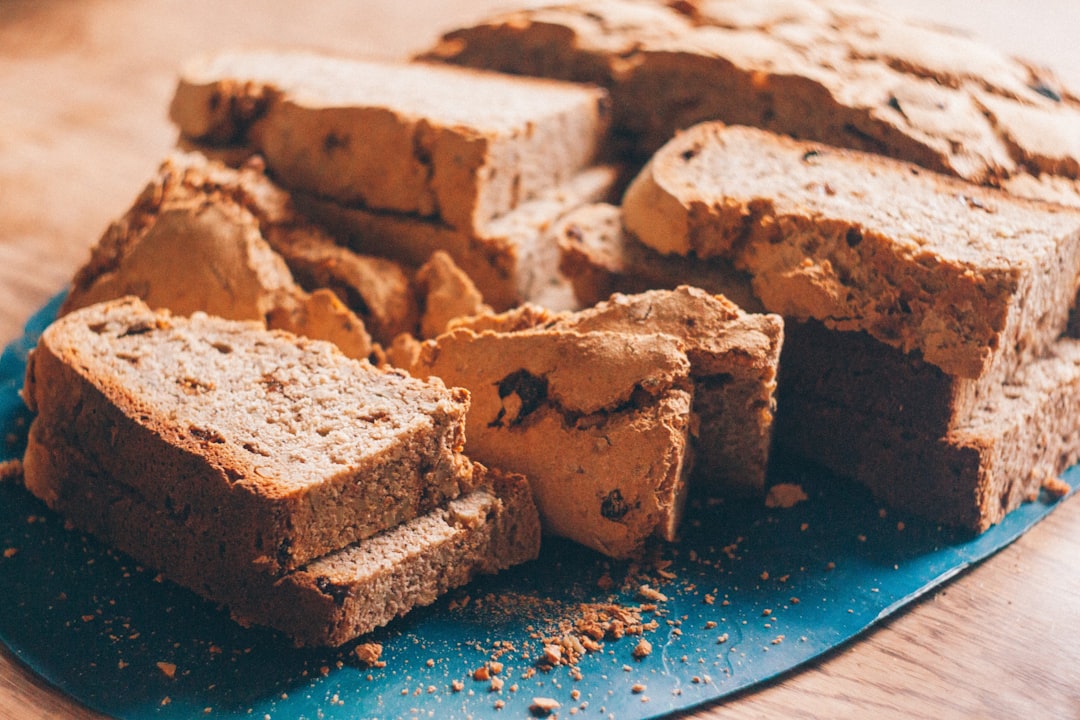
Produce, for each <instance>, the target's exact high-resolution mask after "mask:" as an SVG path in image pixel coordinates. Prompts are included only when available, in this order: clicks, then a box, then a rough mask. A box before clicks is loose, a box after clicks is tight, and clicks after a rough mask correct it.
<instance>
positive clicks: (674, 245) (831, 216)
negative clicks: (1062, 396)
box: [623, 123, 1080, 378]
mask: <svg viewBox="0 0 1080 720" xmlns="http://www.w3.org/2000/svg"><path fill="white" fill-rule="evenodd" d="M623 218H624V222H625V225H626V228H627V229H628V230H629V231H630V232H632V233H634V235H635V236H636V237H638V238H639V239H640V240H641V241H642V242H643V243H645V244H646V245H649V246H650V247H653V248H654V249H656V250H659V251H661V252H672V253H678V254H686V253H696V254H697V255H698V256H699V257H713V256H720V257H726V258H730V259H731V261H732V263H733V264H734V266H735V267H736V269H738V270H742V271H745V272H747V273H749V274H750V275H751V276H752V281H751V282H752V286H753V289H754V293H755V294H756V295H757V296H758V297H759V298H760V299H761V302H762V304H763V305H764V306H765V308H767V309H768V310H770V311H772V312H776V313H779V314H781V315H783V316H784V317H792V318H797V319H806V318H815V319H818V320H821V321H822V322H824V323H825V324H826V325H827V326H828V327H831V328H834V329H837V330H845V331H846V330H864V331H866V332H867V333H869V334H870V335H872V336H873V337H875V338H876V339H878V340H880V341H882V342H884V343H887V344H890V345H893V346H895V347H898V348H900V349H901V350H902V351H904V352H908V353H912V352H914V353H918V354H919V355H921V356H922V357H923V358H924V359H925V360H926V361H927V362H930V363H933V364H934V365H937V366H938V367H940V368H941V369H942V370H944V371H945V372H947V373H949V374H952V375H958V376H961V377H968V378H973V377H980V376H983V375H985V374H987V372H988V371H990V370H991V369H996V368H1000V369H1002V370H1003V372H1004V375H1003V376H1007V374H1008V373H1009V372H1011V371H1012V369H1014V368H1015V367H1016V364H1017V362H1019V361H1022V360H1023V359H1024V358H1025V357H1031V356H1033V355H1037V354H1038V353H1039V352H1041V351H1042V350H1043V349H1044V348H1046V347H1047V345H1048V344H1049V343H1050V342H1052V341H1053V340H1054V339H1056V338H1057V337H1058V336H1059V335H1060V334H1061V333H1062V331H1063V330H1064V329H1065V326H1066V324H1067V321H1068V316H1069V308H1070V307H1071V306H1072V304H1073V301H1074V298H1075V296H1076V290H1077V284H1078V281H1080V210H1076V209H1071V208H1066V207H1062V206H1059V205H1053V204H1049V203H1039V202H1035V201H1026V200H1022V199H1019V198H1015V197H1013V196H1010V195H1008V194H1006V193H1004V192H1001V191H996V190H991V189H986V188H981V187H977V186H975V185H971V184H970V183H965V182H963V181H961V180H957V179H955V178H949V177H946V176H942V175H937V174H934V173H930V172H928V171H926V170H923V169H921V168H918V167H916V166H914V165H910V164H907V163H901V162H897V161H893V160H890V159H887V158H881V157H879V156H874V155H869V154H866V153H859V152H855V151H848V150H840V149H836V148H830V147H827V146H825V145H821V144H818V143H806V142H800V141H796V140H791V139H789V138H785V137H783V136H779V135H775V134H773V133H770V132H768V131H764V130H759V129H755V128H747V127H738V126H735V127H732V126H725V125H722V124H720V123H704V124H702V125H698V126H695V127H693V128H691V129H689V130H687V131H685V132H683V133H680V134H679V136H678V137H676V138H674V139H673V140H672V141H671V142H669V143H668V144H667V145H665V146H664V147H663V148H662V149H661V150H660V151H659V152H658V153H657V154H656V155H655V156H654V157H653V158H652V159H651V160H650V161H649V163H648V164H647V165H646V167H645V168H644V169H643V170H642V172H641V173H640V174H639V175H638V177H637V178H635V180H634V181H633V183H632V184H631V185H630V187H629V188H628V190H627V192H626V196H625V198H624V201H623Z"/></svg>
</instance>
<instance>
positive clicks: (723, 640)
mask: <svg viewBox="0 0 1080 720" xmlns="http://www.w3.org/2000/svg"><path fill="white" fill-rule="evenodd" d="M727 641H728V634H727V633H724V634H723V635H721V636H720V637H718V638H716V644H717V645H723V644H724V643H726V642H727Z"/></svg>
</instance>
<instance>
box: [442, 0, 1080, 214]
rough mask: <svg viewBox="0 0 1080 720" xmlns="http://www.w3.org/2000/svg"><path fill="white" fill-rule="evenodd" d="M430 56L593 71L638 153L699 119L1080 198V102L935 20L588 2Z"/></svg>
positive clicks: (792, 5) (536, 11)
mask: <svg viewBox="0 0 1080 720" xmlns="http://www.w3.org/2000/svg"><path fill="white" fill-rule="evenodd" d="M422 57H424V58H425V59H432V60H442V61H446V62H451V63H455V64H459V65H467V66H472V67H478V68H490V69H493V70H499V71H502V72H513V73H521V74H524V75H534V76H545V77H554V78H564V79H569V80H575V81H579V82H592V83H596V84H598V85H602V86H604V87H606V88H608V89H609V90H610V92H611V99H612V115H613V130H614V132H615V134H616V135H617V136H618V137H620V138H622V139H624V140H625V141H626V143H627V145H628V146H629V147H630V148H631V150H632V151H634V152H636V153H637V154H638V156H639V157H640V158H641V159H643V160H644V159H645V158H647V157H648V156H649V155H650V154H651V153H652V152H654V151H655V150H657V149H658V148H659V147H660V146H661V145H663V144H664V143H665V142H667V141H668V140H669V139H670V138H671V137H672V136H673V135H674V134H675V132H676V131H677V130H679V129H683V128H688V127H690V126H692V125H694V124H697V123H699V122H702V121H705V120H719V121H722V122H725V123H728V124H740V125H752V126H758V127H763V128H766V129H769V130H772V131H774V132H777V133H779V134H785V135H792V136H795V137H799V138H803V139H806V140H815V141H819V142H823V143H826V144H829V145H833V146H837V147H846V148H852V149H856V150H863V151H867V152H873V153H876V154H881V155H886V156H890V157H894V158H898V159H901V160H906V161H909V162H913V163H917V164H919V165H921V166H923V167H926V168H929V169H932V170H934V171H936V172H940V173H944V174H949V175H956V176H958V177H961V178H964V179H966V180H968V181H970V182H972V183H975V184H981V185H992V186H1001V187H1005V188H1008V189H1009V190H1010V191H1011V192H1014V193H1016V194H1019V195H1023V196H1026V197H1037V198H1042V199H1048V200H1055V201H1058V202H1064V203H1067V204H1072V205H1077V204H1080V182H1078V179H1080V141H1078V138H1080V97H1078V95H1077V93H1076V92H1074V91H1072V90H1070V89H1069V88H1067V87H1065V86H1063V85H1062V83H1061V82H1059V81H1058V80H1057V79H1056V78H1055V77H1054V76H1053V75H1052V74H1051V73H1050V72H1048V71H1047V70H1045V69H1043V68H1038V67H1035V66H1033V65H1032V64H1030V63H1025V62H1023V61H1019V60H1016V59H1014V58H1011V57H1009V56H1008V55H1006V54H1005V53H1002V52H1000V51H997V50H995V49H994V48H990V47H987V46H986V45H984V44H982V43H980V42H978V41H975V40H973V39H972V38H970V37H968V36H965V35H962V34H960V33H957V32H951V31H949V30H945V29H943V28H941V27H939V26H930V25H927V24H921V23H917V22H911V21H906V20H904V19H901V18H899V17H895V16H892V15H890V14H888V13H886V12H884V11H882V10H880V9H878V8H876V7H873V6H870V5H866V4H860V3H852V2H845V1H844V0H783V1H782V2H753V3H746V2H741V1H740V0H707V1H703V2H696V1H695V2H671V3H659V2H656V3H643V2H639V1H637V0H581V1H580V2H576V3H574V4H566V5H556V6H549V7H539V8H529V9H525V10H520V11H516V12H510V13H505V14H502V15H499V16H496V17H494V18H492V19H490V20H488V21H485V22H480V23H477V24H476V25H474V26H472V27H466V28H461V29H459V30H454V31H452V32H449V33H448V34H446V35H445V36H444V38H443V39H442V41H441V42H439V43H438V44H437V45H436V46H435V47H434V48H432V49H431V50H430V51H428V52H426V53H423V54H422Z"/></svg>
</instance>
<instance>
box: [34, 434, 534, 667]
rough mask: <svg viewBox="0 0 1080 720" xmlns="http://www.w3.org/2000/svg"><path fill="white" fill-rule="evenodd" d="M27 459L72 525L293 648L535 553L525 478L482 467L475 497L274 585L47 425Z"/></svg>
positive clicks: (354, 633) (386, 615)
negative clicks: (269, 630)
mask: <svg viewBox="0 0 1080 720" xmlns="http://www.w3.org/2000/svg"><path fill="white" fill-rule="evenodd" d="M27 459H28V460H29V463H30V465H31V466H32V467H35V468H41V469H44V470H45V471H46V472H48V474H49V475H50V477H51V480H50V485H51V486H52V487H53V488H54V492H53V495H52V501H51V505H52V506H53V508H54V509H56V510H58V511H60V512H61V513H62V514H63V515H64V516H65V518H67V519H68V520H69V521H70V522H71V523H72V524H74V525H75V527H77V528H80V529H82V530H85V531H88V532H90V533H92V534H94V535H96V536H97V537H99V538H100V539H101V540H102V541H104V542H106V543H108V544H110V545H112V546H113V547H116V548H118V549H119V550H121V551H123V552H125V553H127V554H129V555H131V556H132V557H134V558H135V559H136V560H138V561H139V562H141V563H145V564H146V565H147V566H149V567H152V568H154V569H155V570H158V571H160V572H161V573H162V574H163V575H164V576H165V577H166V578H168V579H170V580H172V581H173V582H176V583H178V584H180V585H183V586H185V587H187V588H188V589H190V590H193V591H195V592H196V593H198V594H200V595H202V596H203V597H205V598H207V599H209V600H211V601H213V602H217V603H221V604H223V605H225V606H226V607H227V608H228V609H229V611H230V613H231V614H232V616H233V618H234V619H236V620H238V621H239V622H241V623H242V624H244V625H264V626H269V627H272V628H274V629H276V630H279V631H280V632H282V633H284V634H285V635H287V636H289V637H290V638H292V640H293V641H294V642H295V643H296V644H298V645H332V646H336V645H341V644H342V643H345V642H348V641H349V640H352V639H353V638H355V637H358V636H360V635H363V634H364V633H367V632H369V631H371V630H373V629H375V628H377V627H379V626H381V625H385V624H386V623H388V622H390V621H391V620H393V619H394V618H396V617H400V616H402V615H405V614H406V613H407V612H408V611H409V610H411V609H412V608H414V607H418V606H422V605H429V604H431V603H432V602H434V601H435V599H436V598H437V597H438V596H440V595H442V594H444V593H445V592H447V591H448V590H450V589H452V588H454V587H458V586H460V585H463V584H465V583H466V582H468V581H469V580H470V579H471V578H473V577H474V576H475V575H478V574H480V573H494V572H497V571H499V570H503V569H506V568H508V567H510V566H512V565H516V564H519V563H522V562H525V561H527V560H531V559H533V558H535V557H536V555H537V553H538V551H539V546H540V524H539V520H538V518H537V515H536V507H535V505H534V504H533V502H532V497H531V496H530V494H529V487H528V484H527V483H526V481H525V479H524V478H523V477H521V476H513V475H504V474H501V473H497V472H493V471H492V472H489V471H486V470H485V469H483V468H482V467H478V468H477V471H478V472H477V480H478V482H479V486H478V487H477V488H476V489H475V490H472V491H470V492H468V493H466V494H465V495H462V496H461V497H459V498H457V499H454V500H450V501H449V502H448V503H446V504H445V505H444V506H441V507H438V508H435V509H433V510H431V511H429V512H427V513H426V514H423V515H420V516H419V517H416V518H413V519H411V520H407V521H405V522H403V523H402V524H400V525H397V526H395V527H392V528H389V529H387V530H384V531H383V532H381V533H379V534H377V535H374V536H372V537H369V538H366V539H364V540H360V541H358V542H356V543H354V544H351V545H349V546H347V547H344V548H342V549H340V550H337V551H335V552H331V553H329V554H327V555H324V556H322V557H320V558H317V559H314V560H312V561H311V562H308V563H307V564H305V565H303V566H302V567H300V568H298V569H296V570H293V571H291V572H289V573H286V574H285V575H282V576H279V577H275V576H272V575H269V574H266V573H262V572H259V571H258V570H256V569H254V568H252V567H251V566H246V567H235V566H232V565H231V564H229V562H228V561H227V560H226V559H225V558H224V557H223V556H222V555H221V554H220V553H219V551H218V543H219V539H218V538H217V536H216V535H215V534H214V533H213V532H212V531H210V530H207V529H203V528H198V527H197V526H195V525H193V524H192V523H190V522H186V521H184V520H182V519H180V518H178V517H177V516H176V515H175V514H174V513H169V512H166V511H163V510H161V509H160V508H155V507H154V506H153V505H152V504H151V503H149V502H147V500H146V499H145V498H144V497H142V496H141V495H140V494H139V493H138V492H137V491H136V490H134V489H133V488H131V487H130V486H127V485H124V484H122V483H118V482H115V481H113V480H111V479H110V478H109V477H108V476H107V475H106V474H103V472H102V471H101V469H100V468H99V467H98V466H97V465H96V464H95V463H94V462H93V461H91V460H89V459H88V458H87V457H86V456H85V454H84V453H82V452H81V451H80V450H79V448H77V447H75V446H72V445H70V444H68V443H67V441H66V440H64V439H62V438H60V437H58V436H56V435H53V434H51V433H50V432H49V431H48V429H47V428H42V427H41V426H39V425H35V426H34V427H33V428H32V430H31V432H30V438H29V444H28V447H27Z"/></svg>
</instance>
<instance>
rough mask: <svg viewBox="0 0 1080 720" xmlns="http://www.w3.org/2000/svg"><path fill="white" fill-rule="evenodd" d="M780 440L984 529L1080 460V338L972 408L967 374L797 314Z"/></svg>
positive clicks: (781, 398) (933, 512)
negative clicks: (963, 398) (964, 380)
mask: <svg viewBox="0 0 1080 720" xmlns="http://www.w3.org/2000/svg"><path fill="white" fill-rule="evenodd" d="M786 329H787V332H786V338H785V347H784V352H783V355H782V357H781V367H782V372H781V375H780V387H779V390H778V404H779V409H778V411H777V422H776V434H775V437H776V440H775V444H776V446H777V448H778V449H779V450H781V451H782V452H785V453H794V454H796V455H798V456H800V457H802V458H805V459H809V460H811V461H814V462H816V463H819V464H821V465H823V466H825V467H827V468H829V469H830V470H832V471H833V472H836V473H838V474H840V475H843V476H847V477H851V478H854V479H856V480H858V481H859V482H860V483H862V484H864V485H866V486H867V487H869V488H870V489H871V491H873V493H874V494H875V495H876V496H877V497H879V498H880V499H881V500H882V501H883V502H885V503H887V504H888V506H890V507H893V508H896V509H898V510H902V511H906V512H910V513H913V514H915V515H918V516H920V517H924V518H929V519H930V520H932V521H936V522H941V523H945V524H948V525H955V526H963V527H967V528H970V529H972V530H974V531H976V532H981V531H983V530H986V529H987V528H989V527H990V526H991V525H993V524H995V523H997V522H999V521H1000V520H1001V519H1002V518H1003V517H1004V516H1005V515H1006V514H1007V513H1008V512H1009V511H1010V510H1013V509H1014V508H1016V507H1018V506H1019V505H1020V504H1021V503H1023V502H1025V501H1027V500H1030V499H1032V498H1033V497H1034V496H1035V495H1037V494H1038V492H1039V489H1040V488H1041V487H1042V486H1043V485H1044V484H1046V483H1047V481H1049V480H1051V479H1053V478H1056V477H1058V475H1060V474H1061V473H1062V472H1063V471H1064V470H1065V469H1067V468H1068V467H1070V466H1071V465H1073V464H1074V463H1076V462H1077V461H1078V460H1080V432H1078V431H1077V427H1076V422H1075V418H1076V417H1077V416H1078V414H1080V341H1078V340H1075V339H1071V338H1063V339H1060V340H1058V341H1057V342H1055V343H1053V344H1052V345H1051V347H1050V349H1049V350H1048V351H1047V353H1045V354H1044V356H1042V357H1040V358H1038V359H1036V360H1031V361H1028V362H1027V363H1025V364H1024V365H1023V366H1021V367H1020V369H1019V370H1018V371H1017V372H1016V373H1015V374H1014V376H1013V377H1012V378H1010V379H1009V380H1008V381H1007V382H1005V383H1004V384H998V385H997V387H996V388H994V389H993V391H991V392H988V393H987V394H986V395H985V396H984V397H982V398H981V399H980V401H979V403H978V405H977V406H975V407H974V408H971V409H967V410H964V409H960V408H958V407H957V405H956V402H955V400H954V398H955V391H953V390H952V388H951V386H952V385H954V384H955V383H957V382H958V381H957V380H956V379H955V378H951V377H949V376H947V375H945V374H944V373H942V372H941V371H940V370H939V369H938V368H936V367H934V366H932V365H929V364H927V363H923V362H920V361H917V360H912V359H911V358H909V357H906V356H903V355H901V353H900V352H899V351H897V350H896V349H894V348H890V347H888V346H886V345H883V344H882V343H879V342H877V341H875V340H873V339H872V338H870V337H868V336H866V335H865V334H863V333H840V332H835V331H830V330H827V329H825V328H823V327H822V326H821V325H820V324H818V323H814V322H809V323H806V324H805V325H803V324H798V323H788V325H787V328H786Z"/></svg>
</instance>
